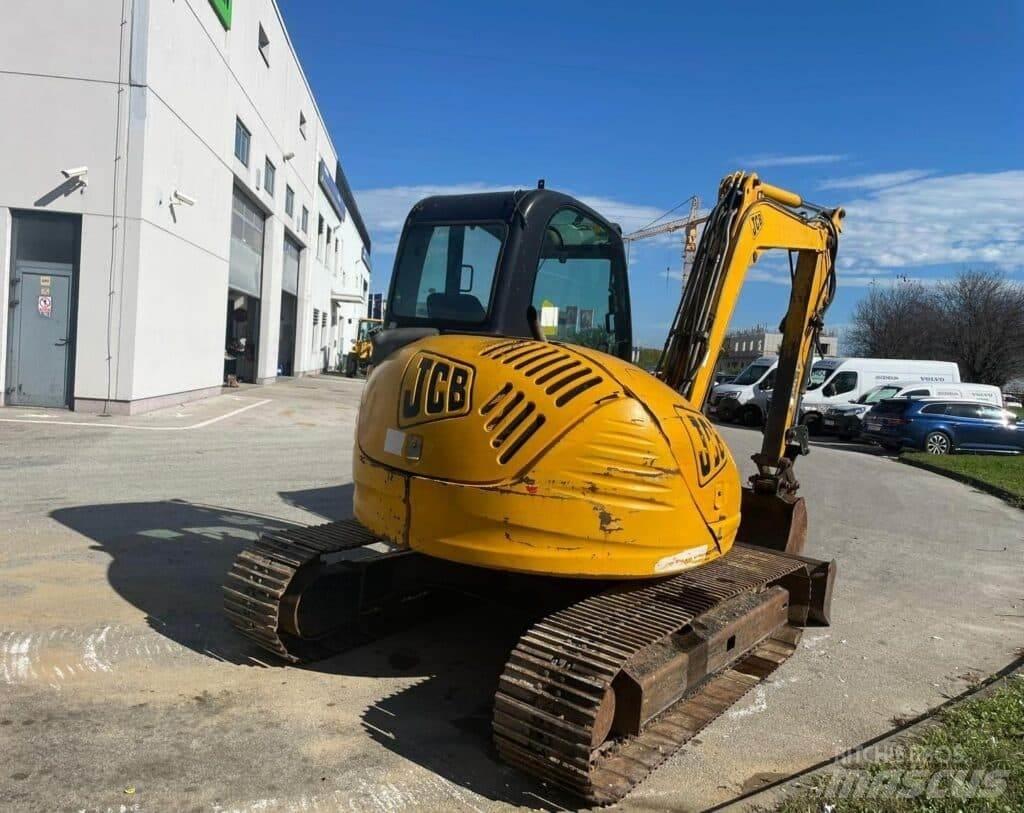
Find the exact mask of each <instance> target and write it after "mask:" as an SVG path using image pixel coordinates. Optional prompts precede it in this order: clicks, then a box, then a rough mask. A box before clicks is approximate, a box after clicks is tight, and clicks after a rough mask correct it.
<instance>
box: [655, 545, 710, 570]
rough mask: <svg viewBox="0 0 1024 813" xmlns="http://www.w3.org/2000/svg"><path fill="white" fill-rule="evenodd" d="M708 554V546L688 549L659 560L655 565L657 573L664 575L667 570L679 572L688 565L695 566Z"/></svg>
mask: <svg viewBox="0 0 1024 813" xmlns="http://www.w3.org/2000/svg"><path fill="white" fill-rule="evenodd" d="M707 552H708V546H707V545H698V546H697V547H695V548H687V549H686V550H684V551H682V552H681V553H676V554H674V555H672V556H666V557H665V558H664V559H659V560H658V561H657V563H656V564H655V565H654V572H655V573H664V572H665V571H666V570H678V569H680V568H682V567H683V566H685V565H687V564H695V563H696V560H699V559H703V558H704V556H705V554H706V553H707Z"/></svg>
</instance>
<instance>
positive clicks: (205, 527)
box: [51, 485, 574, 810]
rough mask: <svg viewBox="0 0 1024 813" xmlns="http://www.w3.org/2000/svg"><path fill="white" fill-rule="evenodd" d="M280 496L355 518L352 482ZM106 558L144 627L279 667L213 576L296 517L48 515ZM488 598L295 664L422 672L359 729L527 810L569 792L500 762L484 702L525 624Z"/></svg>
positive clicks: (127, 506) (111, 511)
mask: <svg viewBox="0 0 1024 813" xmlns="http://www.w3.org/2000/svg"><path fill="white" fill-rule="evenodd" d="M281 496H282V497H283V498H284V499H285V501H286V502H288V503H290V504H292V505H295V506H297V507H301V508H303V509H305V510H308V511H311V512H313V513H317V514H320V515H321V516H323V517H324V518H325V520H328V519H336V518H344V517H347V516H351V504H352V487H351V485H344V486H337V487H330V488H319V489H309V490H303V491H295V492H284V493H282V494H281ZM51 517H52V518H53V519H55V520H57V521H58V522H60V523H61V524H62V525H64V526H66V527H68V528H70V529H72V530H74V531H75V532H77V533H80V534H82V535H84V536H85V537H87V538H89V539H91V540H93V541H94V543H95V544H94V545H93V546H92V548H93V549H94V550H97V551H101V552H103V553H106V554H107V555H109V556H110V557H111V561H110V565H109V568H108V571H107V579H108V582H109V584H110V586H111V587H112V588H113V589H114V591H115V592H116V593H117V594H118V595H119V596H121V597H122V598H123V599H124V600H126V601H128V602H129V603H131V604H132V605H134V606H135V607H137V608H139V609H140V610H141V611H142V612H144V613H145V614H146V619H147V622H148V624H149V626H150V627H151V628H152V629H153V630H154V631H155V632H157V633H159V634H160V635H163V636H165V637H167V638H169V639H170V640H172V641H174V642H176V643H177V644H179V645H181V646H182V647H185V648H187V649H190V650H192V651H193V652H196V653H198V654H200V655H203V656H206V657H209V658H213V659H215V660H218V661H226V662H229V663H234V664H239V665H247V666H257V667H261V666H265V667H269V668H278V667H283V664H280V662H278V661H277V660H276V659H274V658H273V657H272V656H268V655H267V654H266V653H264V652H263V651H262V650H260V649H259V648H258V647H256V646H255V645H251V644H249V643H248V642H247V641H246V640H245V639H243V638H242V637H241V636H240V635H238V634H237V633H236V632H235V630H234V629H233V628H232V627H231V626H230V625H229V624H228V622H227V620H226V619H225V618H224V615H223V611H222V593H221V585H222V583H223V581H224V577H225V574H226V573H227V572H228V570H229V568H230V566H231V563H232V561H233V560H234V558H235V556H236V555H237V554H238V552H239V551H240V550H241V549H242V548H243V547H245V546H246V545H247V544H249V543H250V542H251V541H252V540H254V539H256V537H257V536H258V535H259V534H260V533H263V532H265V531H270V530H274V529H279V530H280V529H287V528H291V527H295V523H290V522H286V521H283V520H280V519H278V518H275V517H267V516H261V515H255V514H250V513H246V512H241V511H234V510H231V509H229V508H224V507H219V506H210V505H201V504H195V503H190V502H185V501H180V500H169V501H153V502H140V503H110V504H100V505H87V506H77V507H73V508H62V509H58V510H55V511H53V512H52V513H51ZM523 599H524V600H523V601H522V607H517V606H516V604H517V602H515V601H514V600H513V601H511V602H505V603H504V604H503V605H500V606H484V602H483V601H482V600H481V599H471V598H469V597H467V598H466V599H465V603H464V604H462V602H461V601H460V602H459V605H458V606H457V607H456V608H455V609H452V608H448V609H447V610H446V611H445V612H443V613H441V614H439V615H433V616H431V617H430V618H429V620H426V619H424V620H423V622H422V623H419V624H416V625H415V626H412V627H408V628H405V629H402V630H400V631H399V632H396V633H394V634H392V635H386V636H383V637H381V638H377V639H375V640H374V641H372V642H371V643H369V644H365V645H363V646H359V647H356V648H354V649H352V650H349V651H347V652H344V653H341V654H339V655H336V656H334V657H332V658H329V659H326V660H323V661H319V662H315V663H310V664H307V665H305V666H303V667H301V668H304V669H308V670H311V671H316V672H320V673H325V674H335V675H339V676H342V675H345V676H360V677H376V678H395V677H405V678H419V680H417V681H416V682H415V683H413V684H412V685H410V686H409V687H407V688H405V689H403V690H402V691H400V692H398V693H396V694H394V695H391V696H389V697H387V698H385V699H382V700H379V701H378V702H376V703H375V704H373V705H371V706H369V707H368V708H366V709H365V710H364V712H363V713H362V724H363V729H364V731H365V732H366V733H367V734H368V735H369V736H370V737H371V738H372V739H373V740H374V741H376V742H377V743H379V744H380V745H382V746H383V747H385V748H387V749H388V750H390V751H392V752H394V753H396V754H398V755H400V756H402V757H404V758H405V759H407V760H409V761H410V762H413V763H416V764H418V765H420V766H422V767H423V768H425V769H426V770H428V771H431V772H433V773H434V774H436V775H438V776H439V777H442V778H443V779H445V780H447V781H448V782H451V783H453V784H454V785H456V786H458V787H462V788H466V789H467V790H470V791H472V792H474V793H477V794H480V795H482V796H484V797H486V798H489V799H492V800H496V801H503V802H507V803H511V804H515V805H519V806H522V807H526V808H533V809H541V810H544V809H567V808H572V807H574V801H573V799H572V798H571V797H567V796H566V795H565V794H564V793H562V792H561V791H558V790H557V789H555V788H551V787H547V786H545V785H543V784H542V783H540V782H537V781H535V780H534V779H532V778H530V777H527V776H525V775H523V774H520V773H519V772H517V771H516V770H515V769H513V768H511V767H510V766H508V765H505V764H504V763H502V762H500V761H499V760H498V757H497V753H496V751H495V749H494V746H493V744H492V741H491V708H492V702H493V697H494V693H495V690H496V688H497V683H498V677H499V675H500V674H501V671H502V669H503V667H504V664H505V660H506V658H507V657H508V653H509V652H510V651H511V649H512V648H513V647H514V645H515V642H516V640H517V639H518V637H519V636H520V635H521V634H522V633H523V632H524V631H525V629H526V628H527V627H528V626H529V624H530V621H531V620H532V616H531V614H530V612H528V611H527V609H526V608H527V607H530V606H531V605H532V602H531V601H530V600H529V597H527V596H524V597H523Z"/></svg>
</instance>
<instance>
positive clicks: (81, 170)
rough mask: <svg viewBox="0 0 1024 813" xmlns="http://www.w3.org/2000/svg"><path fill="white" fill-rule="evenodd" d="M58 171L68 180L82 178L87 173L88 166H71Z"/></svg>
mask: <svg viewBox="0 0 1024 813" xmlns="http://www.w3.org/2000/svg"><path fill="white" fill-rule="evenodd" d="M60 172H61V175H63V176H64V177H65V178H67V179H68V180H71V179H72V178H78V179H82V178H85V176H86V175H88V174H89V167H73V168H72V169H62V170H61V171H60Z"/></svg>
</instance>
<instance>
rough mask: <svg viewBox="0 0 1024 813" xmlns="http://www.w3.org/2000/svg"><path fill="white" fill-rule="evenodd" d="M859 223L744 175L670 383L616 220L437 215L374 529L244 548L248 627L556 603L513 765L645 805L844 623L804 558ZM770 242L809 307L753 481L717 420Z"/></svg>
mask: <svg viewBox="0 0 1024 813" xmlns="http://www.w3.org/2000/svg"><path fill="white" fill-rule="evenodd" d="M842 217H843V212H842V210H841V209H825V208H823V207H820V206H816V205H812V204H809V203H807V202H805V201H803V200H802V199H801V198H800V197H799V196H797V195H795V194H793V193H791V192H787V191H785V190H782V189H779V188H777V187H773V186H770V185H769V184H766V183H763V182H762V181H761V180H760V179H759V178H758V177H757V176H756V175H753V174H743V173H736V174H733V175H730V176H728V177H726V178H725V179H724V180H723V181H722V183H721V186H720V188H719V196H718V201H717V203H716V205H715V207H714V209H713V210H712V212H711V214H710V217H709V219H708V221H707V224H706V226H705V230H704V233H703V237H702V239H701V242H700V245H699V247H698V250H697V255H696V258H695V262H694V265H693V270H692V273H691V275H690V279H689V281H688V284H687V287H686V290H685V292H684V294H683V297H682V300H681V302H680V304H679V307H678V310H677V313H676V317H675V320H674V323H673V325H672V328H671V331H670V332H669V335H668V339H667V342H666V345H665V348H664V351H663V353H662V356H661V361H660V363H659V367H658V370H657V374H656V375H651V374H649V373H647V372H645V371H644V370H642V369H640V368H638V367H636V366H634V365H632V364H631V363H630V362H629V359H630V352H631V317H630V307H629V286H628V276H627V269H626V260H625V253H624V250H623V242H622V239H621V236H620V230H619V228H618V227H617V226H615V225H614V224H612V223H610V222H608V221H607V220H605V219H604V218H603V217H601V215H599V214H598V213H597V212H595V211H594V210H592V209H590V208H589V207H587V206H585V205H584V204H582V203H581V202H579V201H577V200H575V199H573V198H571V197H569V196H567V195H563V194H560V193H558V192H555V191H552V190H547V189H544V188H543V187H542V185H541V186H540V187H539V188H538V189H535V190H530V191H518V192H510V193H493V194H492V193H487V194H472V195H457V196H444V197H433V198H428V199H426V200H424V201H421V202H420V203H418V204H417V205H416V206H415V207H414V208H413V210H412V211H411V213H410V214H409V216H408V218H407V220H406V223H405V227H404V229H403V233H402V237H401V241H400V245H399V249H398V254H397V258H396V261H395V267H394V273H393V276H392V281H391V289H390V292H389V297H388V308H387V314H388V317H387V324H386V326H385V329H384V330H382V331H380V332H379V333H378V334H377V335H376V336H375V337H374V358H373V370H372V372H371V374H370V377H369V379H368V381H367V383H366V388H365V391H364V393H363V397H362V404H361V408H360V412H359V417H358V426H357V432H356V448H355V455H354V458H355V462H354V480H355V492H354V494H355V496H354V508H355V518H354V519H352V520H347V521H343V522H335V523H328V524H325V525H321V526H316V527H312V528H303V529H298V530H294V531H288V532H284V533H278V534H266V535H264V536H263V537H261V538H260V540H259V541H258V542H256V543H255V544H254V545H253V546H252V547H251V548H250V549H248V550H246V551H244V552H242V553H241V554H240V555H239V556H238V558H237V560H236V562H235V564H234V566H233V568H232V570H231V572H230V574H229V576H228V580H227V582H226V584H225V588H224V593H225V608H226V611H227V615H228V617H229V619H230V620H231V622H232V623H233V624H234V625H235V626H236V627H237V628H238V629H239V630H240V631H241V632H242V633H243V634H245V635H247V636H248V637H249V638H251V639H252V640H254V641H256V642H257V643H258V644H260V645H261V646H262V647H264V648H265V649H267V650H269V651H271V652H274V653H276V654H277V655H279V656H280V657H281V658H283V659H285V660H289V661H300V660H305V659H309V658H316V657H322V656H323V655H325V654H329V653H331V652H334V651H337V650H338V649H340V648H343V647H344V646H347V645H351V644H352V643H353V642H356V641H359V640H365V638H366V636H367V635H371V634H373V629H374V628H379V626H378V624H377V622H379V621H380V620H381V619H382V618H395V617H398V616H399V615H400V610H401V609H402V608H403V607H404V608H406V609H408V608H409V607H410V606H412V607H417V606H419V605H418V604H417V602H419V601H421V600H422V599H423V597H424V596H429V595H431V594H432V593H437V592H446V591H447V592H449V593H450V592H453V591H454V592H459V591H465V592H468V593H476V594H478V595H506V596H507V595H512V596H514V597H515V601H516V602H517V604H518V605H524V604H526V605H528V606H529V605H530V603H531V602H536V610H537V611H536V614H535V621H534V623H533V624H532V626H530V627H529V629H527V630H525V631H524V633H523V635H522V637H521V638H520V640H519V642H518V644H517V645H516V646H515V648H514V649H513V651H512V652H511V653H510V655H509V658H508V662H507V664H506V667H505V670H504V672H503V674H502V675H501V677H500V679H499V681H498V690H497V694H496V697H495V702H494V718H493V732H494V741H495V744H496V746H497V750H498V753H499V754H500V755H501V757H502V758H504V759H506V760H507V761H509V762H510V763H513V764H515V765H517V766H519V767H521V768H522V769H524V770H526V771H528V772H530V773H532V774H533V775H534V776H536V777H538V778H540V779H543V780H546V781H550V782H553V783H555V784H557V785H560V786H562V787H564V788H567V789H569V790H570V791H573V792H575V793H576V794H578V795H579V796H581V797H583V798H584V799H587V800H589V801H591V802H595V803H607V802H612V801H615V800H617V799H620V798H622V797H623V796H624V795H625V794H626V793H628V792H629V790H630V789H631V788H632V787H634V786H635V785H636V783H638V782H639V781H641V780H642V779H643V778H644V777H645V776H646V775H647V774H648V772H649V771H650V770H652V769H653V768H654V767H656V766H657V765H658V764H659V763H660V762H661V761H662V760H663V759H665V758H666V757H667V756H668V755H670V754H671V753H672V752H673V751H675V750H676V749H677V748H679V747H680V746H681V745H683V744H684V743H685V742H686V741H688V740H689V739H690V738H692V737H693V736H694V735H695V734H696V733H697V732H698V731H699V730H700V729H701V728H703V727H704V726H705V725H707V724H708V723H709V722H710V721H711V720H713V719H714V718H715V717H717V716H718V715H719V714H721V713H722V712H723V711H724V710H725V709H727V708H728V707H729V706H730V705H731V704H732V703H734V702H735V701H736V700H737V699H738V698H740V697H741V696H742V695H743V694H744V693H745V692H747V691H748V690H749V689H750V688H751V687H753V686H755V685H757V684H758V682H760V681H761V680H763V679H764V678H765V677H766V676H767V675H769V674H770V673H771V672H772V671H773V670H774V669H775V668H776V667H777V666H778V665H779V664H781V663H782V662H783V661H785V660H786V658H788V657H789V656H790V655H791V654H792V653H793V651H794V650H795V648H796V644H797V641H798V639H799V634H800V627H802V626H806V625H808V624H827V623H828V615H829V607H830V602H831V591H832V583H833V578H834V574H835V567H834V563H832V562H824V561H818V560H814V559H810V558H807V557H804V556H802V555H801V554H802V550H803V544H804V539H805V536H806V522H807V519H806V510H805V506H804V503H803V500H802V499H801V498H799V497H797V496H796V491H797V488H798V483H797V480H796V478H795V475H794V467H793V463H794V460H795V459H796V457H797V456H798V455H800V454H805V453H806V452H807V438H806V434H805V429H804V428H803V427H799V426H796V423H797V422H796V420H795V417H796V415H797V414H798V409H799V402H800V398H801V395H802V391H803V386H804V382H805V380H806V372H807V368H808V365H809V360H810V358H811V354H812V352H813V351H814V349H815V345H816V340H817V336H818V333H819V331H820V330H821V329H822V327H823V317H824V313H825V311H826V309H827V307H828V305H829V304H830V302H831V300H832V297H833V295H834V293H835V256H836V249H837V244H838V235H839V231H840V226H841V221H842ZM770 250H782V251H786V252H787V253H788V255H789V258H790V266H791V272H792V280H793V283H792V293H791V297H790V301H789V307H788V310H787V313H786V315H785V320H784V323H783V334H784V338H783V343H782V348H781V352H780V361H779V367H778V373H777V376H776V381H775V393H774V397H773V398H772V404H771V410H770V413H769V415H768V418H767V426H766V429H765V433H764V441H763V445H762V448H761V451H760V452H759V453H758V454H756V455H755V456H754V458H753V462H754V464H755V471H754V473H753V474H752V476H751V477H750V478H749V481H748V482H747V483H746V484H744V483H743V482H742V480H741V476H740V471H739V467H738V466H737V465H736V463H735V461H734V460H733V458H732V456H731V454H730V452H729V449H728V447H727V446H726V444H725V442H724V441H723V440H722V438H721V437H720V436H719V434H718V432H717V431H716V429H715V427H714V426H712V425H711V424H710V423H709V422H708V421H707V419H706V418H705V417H704V416H703V415H702V414H701V411H700V410H701V406H702V404H703V402H704V399H705V397H706V396H707V394H708V391H709V389H710V387H711V384H712V380H713V375H714V370H715V363H716V360H717V355H718V352H719V348H721V346H722V340H723V338H724V335H725V331H726V328H727V325H728V322H729V318H730V316H731V314H732V311H733V308H734V305H735V303H736V300H737V298H738V296H739V293H740V289H741V287H742V284H743V279H744V275H745V273H746V271H747V269H748V267H749V266H750V265H751V264H752V263H754V262H756V261H757V259H758V257H759V256H760V255H761V254H762V253H763V252H765V251H770ZM541 597H544V600H543V601H542V600H541ZM413 614H414V615H417V614H418V613H416V612H415V611H414V613H413Z"/></svg>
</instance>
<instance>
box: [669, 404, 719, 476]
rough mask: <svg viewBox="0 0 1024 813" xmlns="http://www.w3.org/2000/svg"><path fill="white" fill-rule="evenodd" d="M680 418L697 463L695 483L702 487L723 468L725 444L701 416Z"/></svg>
mask: <svg viewBox="0 0 1024 813" xmlns="http://www.w3.org/2000/svg"><path fill="white" fill-rule="evenodd" d="M680 417H681V418H682V419H683V425H684V426H685V427H686V429H687V431H688V432H689V433H690V441H691V442H692V443H693V456H694V458H695V459H696V463H697V482H698V484H699V485H701V486H703V485H704V484H705V483H706V482H708V481H709V480H711V479H712V478H713V477H714V476H715V475H716V474H718V472H720V471H721V470H722V469H723V468H724V467H725V463H726V460H727V459H728V456H727V454H726V451H725V444H724V443H723V442H722V438H721V437H720V436H719V435H718V433H717V432H716V431H715V430H714V429H712V428H711V424H710V423H708V420H707V418H705V417H704V416H703V415H694V414H692V413H685V414H680Z"/></svg>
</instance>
